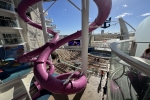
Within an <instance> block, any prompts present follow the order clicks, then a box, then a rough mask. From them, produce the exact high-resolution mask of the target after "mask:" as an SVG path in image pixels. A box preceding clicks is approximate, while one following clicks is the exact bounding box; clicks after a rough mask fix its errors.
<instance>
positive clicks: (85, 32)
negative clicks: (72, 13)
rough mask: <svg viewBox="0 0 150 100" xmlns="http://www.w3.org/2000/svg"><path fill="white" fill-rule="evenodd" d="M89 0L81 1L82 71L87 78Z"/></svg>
mask: <svg viewBox="0 0 150 100" xmlns="http://www.w3.org/2000/svg"><path fill="white" fill-rule="evenodd" d="M88 24H89V0H82V71H83V73H84V75H85V76H86V77H87V66H88V43H89V41H88V38H89V37H88V36H89V34H88V33H89V28H88Z"/></svg>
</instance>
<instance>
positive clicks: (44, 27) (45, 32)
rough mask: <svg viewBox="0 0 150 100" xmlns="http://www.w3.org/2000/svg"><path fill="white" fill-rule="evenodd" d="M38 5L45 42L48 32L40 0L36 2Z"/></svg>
mask: <svg viewBox="0 0 150 100" xmlns="http://www.w3.org/2000/svg"><path fill="white" fill-rule="evenodd" d="M38 6H39V11H40V13H41V14H40V17H41V23H42V30H43V35H44V41H45V43H46V42H48V34H47V28H46V22H45V17H44V13H43V11H44V10H43V5H42V1H40V2H39V3H38Z"/></svg>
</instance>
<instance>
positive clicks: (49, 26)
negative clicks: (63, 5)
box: [46, 24, 56, 29]
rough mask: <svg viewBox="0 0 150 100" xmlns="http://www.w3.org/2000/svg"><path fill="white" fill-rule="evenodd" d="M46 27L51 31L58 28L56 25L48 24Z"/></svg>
mask: <svg viewBox="0 0 150 100" xmlns="http://www.w3.org/2000/svg"><path fill="white" fill-rule="evenodd" d="M46 26H47V27H48V28H50V29H55V28H56V25H54V24H46Z"/></svg>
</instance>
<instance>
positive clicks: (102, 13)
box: [17, 0, 112, 94]
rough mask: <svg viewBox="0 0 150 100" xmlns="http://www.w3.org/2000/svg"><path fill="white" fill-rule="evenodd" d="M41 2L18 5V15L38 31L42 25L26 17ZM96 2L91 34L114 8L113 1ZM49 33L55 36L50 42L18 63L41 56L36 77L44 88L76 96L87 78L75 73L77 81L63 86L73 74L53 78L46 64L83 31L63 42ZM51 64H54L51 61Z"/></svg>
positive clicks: (36, 66)
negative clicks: (33, 6)
mask: <svg viewBox="0 0 150 100" xmlns="http://www.w3.org/2000/svg"><path fill="white" fill-rule="evenodd" d="M39 1H41V0H22V1H21V2H20V4H19V5H18V14H19V16H20V17H21V18H22V19H23V20H24V21H25V22H27V23H28V24H30V25H32V26H34V27H36V28H38V29H42V26H41V25H39V24H36V23H34V22H33V21H32V20H30V19H29V18H28V17H27V16H26V10H27V9H28V7H29V6H32V5H33V4H36V3H38V2H39ZM94 2H95V3H96V5H97V7H98V16H97V18H96V19H95V20H94V22H93V23H91V24H90V25H89V32H91V31H93V30H95V29H96V28H97V27H95V26H100V25H102V24H103V23H104V22H105V20H106V19H107V17H108V15H109V13H110V10H111V6H112V0H94ZM47 32H48V33H50V34H52V35H53V36H54V38H53V39H52V40H51V41H50V42H48V43H46V44H45V45H43V46H42V47H40V48H38V49H36V50H33V51H31V52H29V53H26V54H24V55H23V56H21V57H19V58H18V59H17V61H19V62H27V61H30V59H32V58H33V57H36V56H38V55H39V56H38V58H37V59H36V60H35V62H34V75H35V78H36V79H37V81H38V82H39V84H40V85H41V86H42V87H43V88H45V89H46V90H48V91H50V92H53V93H58V94H74V93H77V92H79V91H81V90H82V89H84V88H85V86H86V84H87V78H86V77H85V76H80V75H79V73H75V74H74V75H73V76H72V77H73V78H76V79H77V80H74V81H70V82H69V83H67V84H66V85H63V82H64V81H63V80H64V79H66V78H68V77H69V76H70V75H71V73H65V74H61V75H59V76H57V77H53V76H52V75H51V74H50V73H49V72H47V71H46V63H47V59H48V57H49V55H50V54H51V53H52V52H53V51H54V50H56V49H57V48H58V47H60V46H61V45H63V44H65V43H67V42H69V41H71V40H73V39H76V38H78V37H80V36H81V31H77V32H75V33H73V34H71V35H69V36H68V37H65V38H63V39H61V40H59V36H58V34H57V33H55V32H54V31H52V30H50V29H47ZM49 63H50V64H52V62H51V61H50V62H49ZM53 70H54V69H53V68H50V72H51V73H52V72H53Z"/></svg>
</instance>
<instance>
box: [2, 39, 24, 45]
mask: <svg viewBox="0 0 150 100" xmlns="http://www.w3.org/2000/svg"><path fill="white" fill-rule="evenodd" d="M1 41H2V43H3V45H11V44H20V43H23V40H22V38H9V39H8V38H4V39H1Z"/></svg>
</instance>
